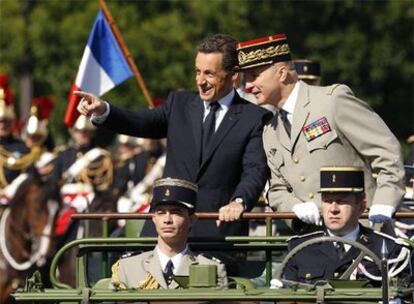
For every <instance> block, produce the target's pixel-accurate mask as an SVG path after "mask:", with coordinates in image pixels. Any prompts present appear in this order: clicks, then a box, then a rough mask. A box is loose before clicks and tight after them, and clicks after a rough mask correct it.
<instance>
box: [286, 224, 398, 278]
mask: <svg viewBox="0 0 414 304" xmlns="http://www.w3.org/2000/svg"><path fill="white" fill-rule="evenodd" d="M322 236H329V235H328V233H327V232H326V231H317V232H313V233H309V234H306V235H302V236H296V237H293V238H291V239H290V240H289V244H288V249H289V251H290V250H292V249H293V248H295V247H296V246H298V245H299V244H301V243H303V242H305V241H307V240H310V239H313V238H318V237H322ZM384 239H385V238H384V237H382V236H380V235H378V234H376V233H375V232H374V231H373V230H372V229H369V228H366V227H364V226H362V225H360V235H359V238H358V240H357V242H359V243H361V244H362V245H364V246H366V247H368V249H370V250H371V251H372V252H374V253H375V254H376V255H377V256H378V257H379V258H381V246H382V241H383V240H384ZM385 240H386V244H387V248H388V251H389V256H388V257H395V256H396V255H397V254H398V252H399V251H400V250H401V246H399V245H396V244H395V243H394V242H393V241H390V240H389V239H385ZM359 253H360V250H359V249H357V248H355V247H351V248H350V249H349V250H348V251H347V252H346V254H345V255H344V257H343V258H342V259H339V258H338V254H337V251H336V248H335V245H334V243H332V242H324V243H318V244H313V245H311V246H309V247H306V248H304V249H303V250H301V251H299V253H298V254H297V255H295V256H294V257H293V258H292V259H291V260H290V262H289V263H288V265H287V266H286V269H285V271H284V273H283V276H284V278H285V279H288V280H293V281H298V282H303V283H314V282H315V281H318V280H324V279H333V278H339V277H340V276H341V275H342V274H343V273H344V272H345V270H346V269H347V268H348V267H349V266H350V265H351V263H352V262H353V260H355V259H356V258H357V256H358V255H359ZM362 264H363V265H364V267H365V269H366V270H367V271H368V272H369V273H371V274H373V275H376V276H380V275H381V274H380V271H379V269H378V268H377V266H376V265H375V264H374V263H373V262H370V261H367V260H366V259H364V260H363V261H362ZM363 278H365V276H363V274H361V273H357V276H356V279H363ZM371 283H372V284H373V285H378V283H379V285H381V282H374V281H373V282H371Z"/></svg>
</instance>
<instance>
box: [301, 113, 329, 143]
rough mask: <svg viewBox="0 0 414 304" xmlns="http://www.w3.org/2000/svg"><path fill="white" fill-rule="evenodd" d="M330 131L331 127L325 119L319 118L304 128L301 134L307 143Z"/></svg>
mask: <svg viewBox="0 0 414 304" xmlns="http://www.w3.org/2000/svg"><path fill="white" fill-rule="evenodd" d="M330 131H331V126H330V125H329V123H328V120H327V119H326V117H322V118H319V119H318V120H315V121H314V122H312V123H310V124H308V125H306V126H304V127H303V128H302V132H303V134H304V135H305V138H306V140H307V141H312V140H314V139H315V138H317V137H319V136H321V135H323V134H325V133H328V132H330Z"/></svg>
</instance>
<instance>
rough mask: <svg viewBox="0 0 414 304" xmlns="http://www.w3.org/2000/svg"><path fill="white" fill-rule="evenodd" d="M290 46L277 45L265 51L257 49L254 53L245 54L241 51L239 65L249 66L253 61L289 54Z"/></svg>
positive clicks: (285, 44)
mask: <svg viewBox="0 0 414 304" xmlns="http://www.w3.org/2000/svg"><path fill="white" fill-rule="evenodd" d="M289 53H290V50H289V46H288V44H287V43H284V44H281V45H277V46H270V47H267V48H264V49H257V50H254V51H250V52H248V53H245V52H243V51H240V52H239V54H238V58H239V64H240V65H243V64H247V63H249V62H252V61H256V60H261V59H267V58H271V57H274V56H280V55H285V54H289Z"/></svg>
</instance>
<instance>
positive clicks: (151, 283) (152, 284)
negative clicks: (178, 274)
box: [137, 273, 160, 289]
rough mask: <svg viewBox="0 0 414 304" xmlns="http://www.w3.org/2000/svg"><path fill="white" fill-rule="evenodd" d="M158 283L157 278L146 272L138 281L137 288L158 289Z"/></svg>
mask: <svg viewBox="0 0 414 304" xmlns="http://www.w3.org/2000/svg"><path fill="white" fill-rule="evenodd" d="M159 287H160V284H158V282H157V280H155V278H154V277H153V276H152V275H151V274H150V273H147V276H146V277H145V279H144V280H143V281H141V282H139V283H138V286H137V288H138V289H158V288H159Z"/></svg>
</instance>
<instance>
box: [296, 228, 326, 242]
mask: <svg viewBox="0 0 414 304" xmlns="http://www.w3.org/2000/svg"><path fill="white" fill-rule="evenodd" d="M324 233H325V232H324V231H322V230H321V231H314V232H310V233H306V234H299V235H294V236H292V237H290V238H289V239H288V242H290V241H294V240H301V239H304V238H308V237H314V236H317V235H321V234H324Z"/></svg>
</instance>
